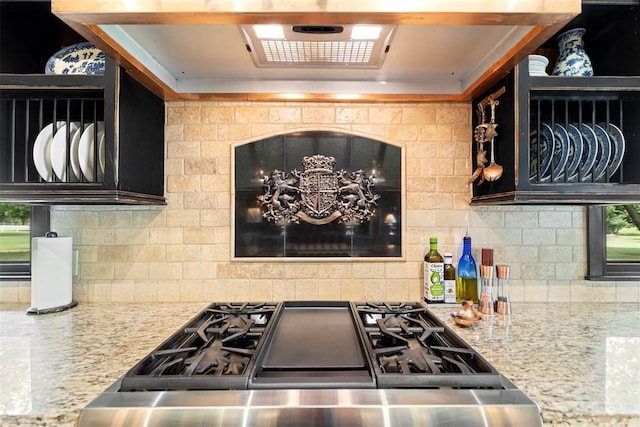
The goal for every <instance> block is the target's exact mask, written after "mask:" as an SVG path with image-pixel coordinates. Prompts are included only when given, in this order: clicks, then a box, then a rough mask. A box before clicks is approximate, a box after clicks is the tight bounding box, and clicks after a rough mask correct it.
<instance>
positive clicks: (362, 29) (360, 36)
mask: <svg viewBox="0 0 640 427" xmlns="http://www.w3.org/2000/svg"><path fill="white" fill-rule="evenodd" d="M381 31H382V27H380V26H379V25H356V26H355V27H353V29H352V30H351V38H352V39H353V40H377V39H378V37H380V32H381Z"/></svg>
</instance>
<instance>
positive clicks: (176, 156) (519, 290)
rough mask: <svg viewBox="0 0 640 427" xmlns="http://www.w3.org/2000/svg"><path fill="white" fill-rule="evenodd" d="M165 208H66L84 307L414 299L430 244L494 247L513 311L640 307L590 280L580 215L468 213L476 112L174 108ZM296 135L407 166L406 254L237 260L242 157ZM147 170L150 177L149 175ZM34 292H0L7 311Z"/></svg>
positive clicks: (456, 107)
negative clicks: (358, 141)
mask: <svg viewBox="0 0 640 427" xmlns="http://www.w3.org/2000/svg"><path fill="white" fill-rule="evenodd" d="M166 108H167V124H166V181H165V185H166V198H167V206H165V207H135V206H134V207H127V206H124V207H123V206H118V207H107V206H84V207H79V206H68V207H63V206H56V207H54V208H53V211H52V228H53V229H55V230H56V231H57V232H58V234H60V235H71V236H73V238H74V247H75V248H76V249H78V251H79V274H78V276H76V277H74V297H75V298H76V299H77V300H79V301H80V302H88V301H91V302H154V301H158V302H162V301H184V302H189V301H194V302H201V301H210V300H224V301H245V300H252V301H260V300H295V299H297V300H302V299H312V300H313V299H343V300H363V299H364V300H415V299H420V298H421V297H422V258H423V256H424V253H425V251H426V250H427V247H428V240H429V237H430V236H437V237H438V238H439V242H440V244H439V249H440V251H441V252H445V251H448V252H452V253H453V254H454V260H457V258H458V257H459V256H460V252H461V242H462V237H463V235H464V234H465V231H466V229H467V227H469V232H470V234H471V236H472V238H473V246H474V255H475V256H476V260H478V261H479V259H480V253H479V251H480V248H482V247H491V248H494V250H495V261H496V262H499V263H506V264H509V265H511V267H512V280H511V281H510V287H511V297H512V299H513V300H514V301H611V302H614V301H631V302H638V301H640V297H639V291H638V289H639V287H640V284H639V283H637V282H618V283H615V282H588V281H584V280H583V279H582V278H583V277H584V274H585V272H586V246H585V239H586V231H585V218H586V211H585V210H584V209H583V208H580V207H554V206H539V207H531V206H529V207H513V206H505V207H470V206H469V200H470V198H471V194H470V188H469V186H468V185H467V179H468V176H469V173H470V171H471V163H470V162H471V141H472V134H471V106H470V105H469V104H448V103H442V104H342V103H335V104H334V103H250V102H220V103H219V102H170V103H167V107H166ZM296 130H333V131H339V132H353V133H356V134H359V135H363V136H366V137H370V138H374V139H378V140H381V141H385V142H389V143H393V144H396V145H401V146H403V147H405V155H406V164H405V171H406V184H405V196H406V218H405V224H406V230H405V235H404V236H405V240H406V251H405V253H406V255H405V259H404V260H401V261H389V262H368V261H355V262H326V261H323V262H313V261H308V262H300V263H297V262H279V261H273V262H238V261H232V260H231V241H232V235H231V221H232V219H231V187H232V181H231V150H232V147H233V146H234V145H235V144H239V143H245V142H249V141H252V140H256V139H261V138H265V137H267V136H271V135H276V134H281V133H286V132H291V131H296ZM141 173H144V171H141ZM29 300H30V284H29V283H28V282H26V283H20V282H5V283H0V301H23V302H25V303H28V301H29Z"/></svg>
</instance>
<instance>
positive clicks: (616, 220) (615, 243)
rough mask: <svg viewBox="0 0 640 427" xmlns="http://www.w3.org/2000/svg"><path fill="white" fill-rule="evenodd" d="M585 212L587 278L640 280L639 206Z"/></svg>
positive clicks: (598, 208)
mask: <svg viewBox="0 0 640 427" xmlns="http://www.w3.org/2000/svg"><path fill="white" fill-rule="evenodd" d="M587 209H588V211H587V238H588V245H589V246H588V251H587V252H588V254H587V255H588V272H587V279H590V280H638V279H640V204H629V205H608V206H590V207H588V208H587Z"/></svg>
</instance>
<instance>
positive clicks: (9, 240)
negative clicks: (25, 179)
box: [0, 203, 49, 280]
mask: <svg viewBox="0 0 640 427" xmlns="http://www.w3.org/2000/svg"><path fill="white" fill-rule="evenodd" d="M47 231H49V207H48V206H31V207H30V206H29V205H23V204H16V203H0V279H2V280H6V279H10V280H25V279H27V280H28V279H30V278H31V238H32V237H35V236H44V235H45V233H46V232H47Z"/></svg>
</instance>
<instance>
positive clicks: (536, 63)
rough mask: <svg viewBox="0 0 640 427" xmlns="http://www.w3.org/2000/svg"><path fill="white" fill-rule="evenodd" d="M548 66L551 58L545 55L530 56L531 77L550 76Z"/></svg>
mask: <svg viewBox="0 0 640 427" xmlns="http://www.w3.org/2000/svg"><path fill="white" fill-rule="evenodd" d="M547 65H549V58H547V57H546V56H543V55H529V75H530V76H548V74H547V71H546V70H547Z"/></svg>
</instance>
